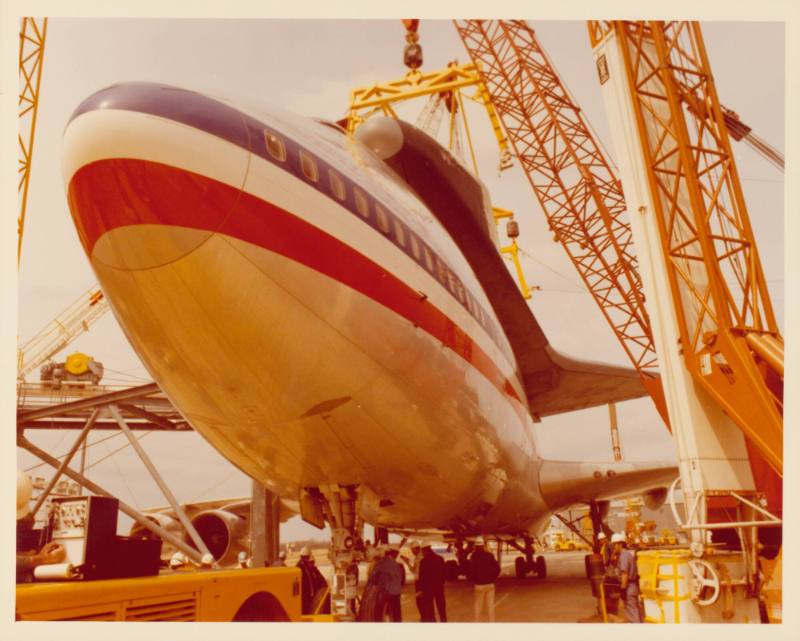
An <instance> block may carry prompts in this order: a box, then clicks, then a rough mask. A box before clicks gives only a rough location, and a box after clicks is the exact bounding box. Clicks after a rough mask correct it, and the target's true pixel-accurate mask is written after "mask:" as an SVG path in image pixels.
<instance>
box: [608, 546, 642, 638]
mask: <svg viewBox="0 0 800 641" xmlns="http://www.w3.org/2000/svg"><path fill="white" fill-rule="evenodd" d="M611 545H612V547H613V551H612V558H614V559H615V564H614V565H615V567H616V570H617V573H618V575H619V588H620V601H622V602H623V604H624V607H625V619H626V620H627V621H628V623H641V622H642V608H641V605H640V604H639V571H638V570H637V568H636V555H634V553H633V552H632V551H631V550H629V549H628V544H627V542H626V541H625V535H624V534H622V533H620V532H617V533H615V534H613V535H612V536H611Z"/></svg>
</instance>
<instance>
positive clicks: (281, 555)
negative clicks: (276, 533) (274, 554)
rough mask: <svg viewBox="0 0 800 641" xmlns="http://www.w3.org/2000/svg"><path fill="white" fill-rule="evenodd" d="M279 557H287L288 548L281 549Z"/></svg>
mask: <svg viewBox="0 0 800 641" xmlns="http://www.w3.org/2000/svg"><path fill="white" fill-rule="evenodd" d="M278 558H279V559H285V558H286V550H281V551H280V552H278Z"/></svg>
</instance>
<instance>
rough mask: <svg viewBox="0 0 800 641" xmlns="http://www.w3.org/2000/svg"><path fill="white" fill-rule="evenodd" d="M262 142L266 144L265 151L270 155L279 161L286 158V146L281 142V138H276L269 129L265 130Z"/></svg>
mask: <svg viewBox="0 0 800 641" xmlns="http://www.w3.org/2000/svg"><path fill="white" fill-rule="evenodd" d="M264 142H266V144H267V151H268V152H269V155H270V156H272V157H273V158H275V159H276V160H280V161H281V162H283V161H284V160H286V147H285V146H284V144H283V140H281V139H280V138H278V137H277V136H276V135H275V134H273V133H272V132H271V131H265V132H264Z"/></svg>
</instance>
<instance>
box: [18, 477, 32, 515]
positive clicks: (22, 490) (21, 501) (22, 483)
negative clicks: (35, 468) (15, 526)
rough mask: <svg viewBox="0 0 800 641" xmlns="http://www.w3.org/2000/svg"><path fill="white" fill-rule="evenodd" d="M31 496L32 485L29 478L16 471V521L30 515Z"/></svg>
mask: <svg viewBox="0 0 800 641" xmlns="http://www.w3.org/2000/svg"><path fill="white" fill-rule="evenodd" d="M32 494H33V485H32V484H31V479H30V477H29V476H28V475H27V474H25V472H22V471H20V470H17V521H19V520H20V519H24V518H25V517H26V516H28V514H30V513H31V495H32Z"/></svg>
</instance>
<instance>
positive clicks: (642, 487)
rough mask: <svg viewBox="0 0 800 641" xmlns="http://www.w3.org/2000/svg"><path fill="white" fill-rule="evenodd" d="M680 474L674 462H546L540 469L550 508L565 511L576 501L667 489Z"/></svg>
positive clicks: (607, 498)
mask: <svg viewBox="0 0 800 641" xmlns="http://www.w3.org/2000/svg"><path fill="white" fill-rule="evenodd" d="M678 475H679V471H678V466H677V464H676V463H675V462H672V461H654V462H645V463H584V462H577V461H543V462H542V467H541V469H540V470H539V487H540V489H541V492H542V497H543V498H544V500H545V503H547V505H548V507H550V509H552V510H561V509H564V508H566V507H569V506H570V505H574V504H576V503H587V502H588V501H600V500H610V499H616V498H621V497H624V496H633V495H637V494H643V493H645V492H648V491H649V490H655V489H658V488H665V487H668V486H669V485H670V484H671V483H672V482H673V481H674V480H675V479H676V478H677V477H678Z"/></svg>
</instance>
